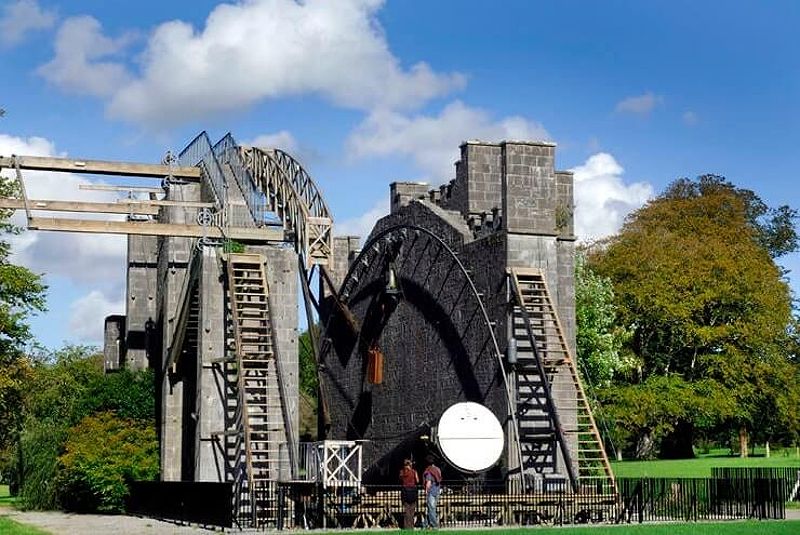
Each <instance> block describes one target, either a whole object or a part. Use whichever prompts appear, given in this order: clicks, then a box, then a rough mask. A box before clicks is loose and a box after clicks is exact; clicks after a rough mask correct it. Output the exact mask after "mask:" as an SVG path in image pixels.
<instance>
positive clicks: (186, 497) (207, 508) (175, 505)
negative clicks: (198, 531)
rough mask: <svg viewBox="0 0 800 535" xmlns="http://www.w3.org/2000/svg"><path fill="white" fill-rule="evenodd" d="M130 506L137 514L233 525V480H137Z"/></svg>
mask: <svg viewBox="0 0 800 535" xmlns="http://www.w3.org/2000/svg"><path fill="white" fill-rule="evenodd" d="M130 491H131V492H130V495H129V496H128V503H127V509H128V512H129V513H131V514H134V515H141V516H147V517H151V518H158V519H162V520H172V521H175V522H181V523H189V524H200V525H207V526H220V527H233V512H232V507H231V504H232V503H233V500H232V496H233V495H232V493H233V485H232V484H231V483H196V482H190V481H136V482H134V483H132V484H131V486H130Z"/></svg>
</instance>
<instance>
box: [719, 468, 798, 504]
mask: <svg viewBox="0 0 800 535" xmlns="http://www.w3.org/2000/svg"><path fill="white" fill-rule="evenodd" d="M711 477H713V478H715V479H734V480H742V479H745V480H746V479H778V480H781V481H783V483H784V488H785V490H786V499H787V500H800V496H798V490H800V468H797V467H794V466H793V467H788V466H770V467H721V468H712V469H711Z"/></svg>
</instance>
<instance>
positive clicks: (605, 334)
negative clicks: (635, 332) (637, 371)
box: [575, 252, 635, 386]
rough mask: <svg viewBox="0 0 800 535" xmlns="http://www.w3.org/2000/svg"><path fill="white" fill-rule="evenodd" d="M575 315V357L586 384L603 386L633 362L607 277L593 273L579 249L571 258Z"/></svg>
mask: <svg viewBox="0 0 800 535" xmlns="http://www.w3.org/2000/svg"><path fill="white" fill-rule="evenodd" d="M575 316H576V319H577V325H578V329H577V333H576V342H577V349H578V359H579V363H580V367H581V372H582V373H583V375H584V378H585V379H586V380H587V381H588V383H589V384H590V385H594V386H601V385H607V384H608V383H609V382H610V381H611V379H612V378H613V377H614V375H615V374H618V373H620V372H624V371H627V370H629V369H631V368H632V367H633V366H634V365H635V359H634V357H633V355H631V354H630V353H628V354H627V355H626V353H625V343H626V342H627V341H628V340H629V339H630V336H631V333H630V332H629V331H628V330H627V329H625V328H624V327H622V326H620V325H619V324H618V322H617V305H616V303H614V288H613V285H612V283H611V279H609V278H608V277H601V276H600V275H598V274H597V273H595V272H594V271H593V270H592V268H591V267H589V266H588V265H587V263H586V259H585V256H584V254H583V253H580V252H579V253H578V255H577V256H576V259H575Z"/></svg>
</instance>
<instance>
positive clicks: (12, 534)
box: [0, 516, 47, 535]
mask: <svg viewBox="0 0 800 535" xmlns="http://www.w3.org/2000/svg"><path fill="white" fill-rule="evenodd" d="M0 533H2V534H3V535H47V532H46V531H42V530H40V529H38V528H34V527H31V526H25V525H23V524H20V523H19V522H14V521H13V520H11V519H10V518H7V517H4V516H0Z"/></svg>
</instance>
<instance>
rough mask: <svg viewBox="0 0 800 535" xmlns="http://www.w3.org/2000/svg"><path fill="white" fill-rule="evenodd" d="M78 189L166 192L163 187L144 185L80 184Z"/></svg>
mask: <svg viewBox="0 0 800 535" xmlns="http://www.w3.org/2000/svg"><path fill="white" fill-rule="evenodd" d="M78 189H80V190H84V191H117V192H121V193H125V192H128V193H162V194H163V193H164V190H163V189H162V188H147V187H143V186H107V185H105V184H78Z"/></svg>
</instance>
